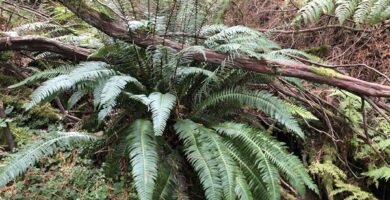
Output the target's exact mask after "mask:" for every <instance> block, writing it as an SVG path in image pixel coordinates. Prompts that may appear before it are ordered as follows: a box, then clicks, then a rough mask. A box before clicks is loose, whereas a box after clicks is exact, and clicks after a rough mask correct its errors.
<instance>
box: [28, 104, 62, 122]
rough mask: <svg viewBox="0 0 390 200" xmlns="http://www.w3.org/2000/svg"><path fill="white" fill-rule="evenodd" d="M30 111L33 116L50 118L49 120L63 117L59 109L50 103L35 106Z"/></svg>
mask: <svg viewBox="0 0 390 200" xmlns="http://www.w3.org/2000/svg"><path fill="white" fill-rule="evenodd" d="M28 113H29V114H30V115H32V116H33V117H37V118H43V119H48V120H49V121H57V120H60V119H61V116H60V115H59V114H58V112H57V110H56V109H54V108H53V107H52V106H51V105H50V104H49V103H45V104H43V105H39V106H34V107H33V108H31V109H30V110H29V111H28Z"/></svg>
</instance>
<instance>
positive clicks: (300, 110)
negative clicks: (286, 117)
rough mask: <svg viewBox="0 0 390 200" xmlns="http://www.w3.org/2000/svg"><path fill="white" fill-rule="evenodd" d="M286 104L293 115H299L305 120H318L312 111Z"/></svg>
mask: <svg viewBox="0 0 390 200" xmlns="http://www.w3.org/2000/svg"><path fill="white" fill-rule="evenodd" d="M285 103H286V107H287V110H288V111H289V112H290V113H291V114H293V115H294V114H295V115H299V116H300V117H302V118H303V119H308V120H318V118H317V117H315V116H314V115H313V114H312V113H311V112H310V111H308V110H306V109H305V108H304V107H301V106H299V105H297V104H292V103H289V102H285Z"/></svg>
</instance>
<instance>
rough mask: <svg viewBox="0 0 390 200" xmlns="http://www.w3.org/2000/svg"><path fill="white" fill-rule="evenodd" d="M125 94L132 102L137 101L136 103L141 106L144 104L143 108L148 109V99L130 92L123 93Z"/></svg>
mask: <svg viewBox="0 0 390 200" xmlns="http://www.w3.org/2000/svg"><path fill="white" fill-rule="evenodd" d="M125 94H126V95H127V97H128V98H129V99H131V100H134V101H137V102H140V103H142V104H144V105H145V106H147V107H148V109H150V103H151V101H150V99H149V98H148V97H147V96H146V95H144V94H132V93H130V92H125Z"/></svg>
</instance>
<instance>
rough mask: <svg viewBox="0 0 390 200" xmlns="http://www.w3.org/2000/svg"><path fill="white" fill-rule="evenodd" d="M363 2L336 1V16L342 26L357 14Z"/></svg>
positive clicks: (352, 0) (358, 0) (355, 0)
mask: <svg viewBox="0 0 390 200" xmlns="http://www.w3.org/2000/svg"><path fill="white" fill-rule="evenodd" d="M360 2H361V0H337V1H336V11H335V13H336V16H337V18H338V19H339V22H340V24H343V23H344V21H345V20H346V19H348V18H350V17H351V16H352V15H353V13H354V12H355V10H356V8H357V7H358V5H359V3H360Z"/></svg>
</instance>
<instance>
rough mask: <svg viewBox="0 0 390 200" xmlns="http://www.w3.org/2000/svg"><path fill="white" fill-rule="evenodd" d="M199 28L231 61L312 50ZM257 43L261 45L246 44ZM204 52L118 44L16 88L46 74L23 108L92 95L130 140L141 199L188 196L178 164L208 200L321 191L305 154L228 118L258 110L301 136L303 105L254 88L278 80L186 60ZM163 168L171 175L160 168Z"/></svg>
mask: <svg viewBox="0 0 390 200" xmlns="http://www.w3.org/2000/svg"><path fill="white" fill-rule="evenodd" d="M141 23H142V22H141ZM130 31H131V30H130ZM200 34H202V35H205V36H206V35H208V37H209V39H207V40H205V41H203V43H202V45H203V46H206V47H208V48H213V49H215V50H217V51H222V52H225V53H228V54H229V55H230V59H234V57H235V56H241V55H247V56H252V57H257V58H261V57H265V56H275V57H278V58H279V59H285V60H288V61H290V62H298V61H296V60H294V58H292V57H289V55H291V54H294V55H296V54H298V55H299V56H304V57H308V55H307V54H304V53H302V52H299V51H295V50H284V51H283V50H281V49H280V47H279V46H278V45H277V44H276V43H274V42H272V41H270V40H268V39H267V38H266V37H265V35H263V34H261V33H258V32H256V31H254V30H251V29H248V28H245V27H242V26H236V27H230V28H229V27H224V26H220V25H215V26H207V27H205V28H204V29H203V30H202V31H201V32H200ZM253 40H256V41H258V42H256V43H253V44H251V45H250V43H251V41H253ZM235 45H238V46H239V47H238V48H237V49H235ZM202 52H203V47H202V46H194V47H190V48H185V49H183V50H182V51H180V52H175V51H173V50H172V49H169V48H167V47H163V46H157V47H155V48H153V49H141V48H138V47H137V46H135V45H130V44H126V43H122V42H112V43H110V44H107V45H106V46H104V47H102V48H100V49H99V50H97V52H95V53H94V54H93V55H91V56H90V59H93V60H101V61H98V62H97V61H87V62H82V63H80V64H78V65H75V66H66V67H61V68H55V69H49V70H46V71H41V72H37V73H35V74H34V75H33V76H31V77H30V78H28V79H26V80H25V81H23V82H21V83H19V84H16V85H14V86H12V88H14V87H18V86H21V85H23V84H31V83H34V82H36V81H40V80H42V79H48V80H46V81H44V82H43V83H42V84H41V86H39V87H38V88H37V89H36V90H35V91H34V92H33V93H32V94H31V102H30V103H29V104H28V105H26V108H27V109H29V108H31V107H33V106H35V105H37V104H40V103H42V102H46V101H50V100H51V99H52V98H53V97H54V96H56V95H58V94H62V95H63V94H64V93H66V95H69V94H71V93H73V94H72V95H70V96H69V100H68V108H69V109H73V108H77V106H78V102H79V101H81V100H82V99H83V96H93V102H92V105H91V106H93V108H94V109H95V111H96V112H97V117H96V118H97V120H98V121H100V126H102V127H105V128H107V130H108V131H107V134H108V137H109V135H110V134H119V135H121V138H124V137H126V138H127V139H126V140H125V141H126V142H125V143H123V141H122V142H121V144H120V145H118V152H126V153H120V155H128V156H127V157H128V159H129V161H130V165H131V172H132V173H131V174H132V176H133V178H134V184H135V186H136V189H137V192H138V195H139V198H140V199H144V200H149V199H154V198H156V196H160V197H161V196H163V197H165V198H168V199H171V198H175V197H179V196H183V195H184V196H187V195H186V194H185V193H186V191H187V189H185V188H184V189H183V188H181V187H175V185H183V186H185V185H187V184H186V183H185V182H188V181H193V180H190V178H188V179H186V178H185V175H184V173H185V171H184V170H183V169H180V168H178V167H177V166H178V165H179V163H182V164H181V165H183V167H185V168H187V169H188V170H190V171H191V170H193V173H194V174H196V175H197V179H198V182H199V184H197V185H198V187H200V188H202V189H203V191H204V198H206V199H212V200H214V199H232V200H233V199H237V198H239V199H280V198H281V179H283V180H286V181H287V182H288V184H289V185H291V187H292V188H294V190H296V191H297V192H298V194H297V195H301V196H304V195H305V191H306V188H309V189H311V190H313V191H314V192H317V193H318V189H317V187H316V185H315V184H314V183H313V181H312V180H311V178H310V176H309V175H308V173H307V172H306V171H305V169H304V166H303V164H302V163H301V161H300V160H299V159H298V158H297V157H296V156H294V155H292V154H290V153H288V151H287V148H286V147H285V145H284V144H282V143H280V142H278V141H277V140H276V139H274V138H273V137H272V136H270V135H269V133H267V132H266V131H265V129H259V128H254V127H252V126H251V125H253V124H251V123H248V122H246V121H241V120H239V118H237V120H236V121H235V122H229V121H231V120H232V119H234V118H235V116H239V115H240V114H241V113H240V112H239V111H240V110H242V109H245V110H251V111H253V112H258V113H259V112H261V113H263V114H264V115H267V116H268V117H269V118H268V119H267V120H270V121H273V122H277V123H278V124H277V126H279V127H286V131H285V132H289V131H291V132H292V133H293V136H292V137H296V138H297V140H300V139H303V138H304V132H303V130H302V129H301V127H300V126H299V123H298V121H297V119H295V118H294V117H293V114H296V113H301V114H302V113H304V112H301V111H300V110H299V109H297V108H295V107H292V106H289V105H286V103H285V102H284V101H282V100H280V99H279V98H278V97H276V96H274V95H272V94H271V93H269V92H266V91H255V90H253V89H251V88H250V85H251V84H258V83H264V82H265V83H266V82H267V81H270V79H272V77H271V78H270V77H268V78H265V79H264V78H262V77H260V76H259V75H257V74H254V73H251V72H244V71H241V70H237V69H233V68H230V67H229V65H228V64H226V65H221V66H215V65H211V64H207V63H196V62H193V61H192V60H191V59H190V57H191V55H192V54H194V53H202ZM205 59H207V58H205ZM108 63H109V64H108ZM226 63H229V60H227V61H226ZM294 112H295V113H294ZM306 116H310V115H309V114H307V113H306ZM107 118H110V120H105V119H107ZM123 146H126V148H125V149H124V148H123ZM114 157H115V156H113V157H112V158H114ZM166 158H173V159H172V160H171V161H169V160H167V159H166ZM179 160H182V161H179ZM110 162H111V165H117V162H115V161H110ZM160 167H161V168H162V169H161V170H162V171H165V172H169V174H172V175H169V176H168V177H167V175H166V174H161V173H160V172H159V170H160ZM167 194H171V196H170V197H171V198H170V197H169V195H167Z"/></svg>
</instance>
